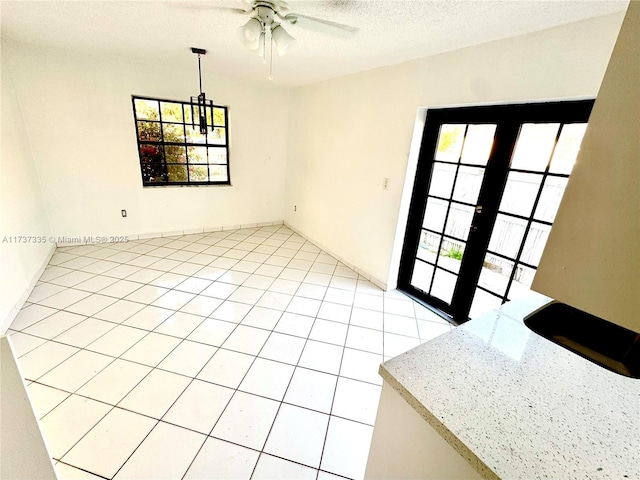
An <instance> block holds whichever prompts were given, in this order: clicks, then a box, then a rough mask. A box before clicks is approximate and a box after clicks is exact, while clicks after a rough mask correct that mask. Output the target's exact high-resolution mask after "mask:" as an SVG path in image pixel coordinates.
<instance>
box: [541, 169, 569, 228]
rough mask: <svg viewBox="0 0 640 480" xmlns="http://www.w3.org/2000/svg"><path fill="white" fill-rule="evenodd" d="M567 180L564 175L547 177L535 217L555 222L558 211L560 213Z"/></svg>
mask: <svg viewBox="0 0 640 480" xmlns="http://www.w3.org/2000/svg"><path fill="white" fill-rule="evenodd" d="M567 181H568V180H567V179H566V178H563V177H547V178H546V179H545V181H544V187H542V194H541V195H540V200H538V205H537V206H536V212H535V214H534V218H536V219H538V220H544V221H545V222H553V220H554V219H555V218H556V213H558V207H559V206H560V201H561V200H562V196H563V195H564V190H565V188H567Z"/></svg>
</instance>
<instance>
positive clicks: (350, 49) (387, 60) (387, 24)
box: [0, 0, 628, 86]
mask: <svg viewBox="0 0 640 480" xmlns="http://www.w3.org/2000/svg"><path fill="white" fill-rule="evenodd" d="M627 4H628V1H627V0H622V1H617V0H616V1H614V0H605V1H598V0H557V1H555V0H554V1H550V0H547V1H536V0H520V1H516V0H500V1H494V0H473V1H462V0H414V1H406V0H323V1H299V0H298V1H296V0H290V1H289V9H290V10H291V11H295V12H299V13H302V14H306V15H313V16H317V17H321V18H325V19H327V20H333V21H336V22H341V23H345V24H349V25H353V26H356V27H358V28H359V29H360V30H359V32H358V33H357V34H356V35H354V36H345V35H330V34H328V33H327V32H326V31H322V30H323V29H316V28H313V29H309V28H303V27H302V25H290V26H289V25H286V26H285V28H286V30H287V31H288V32H289V33H290V34H291V35H293V37H295V38H296V39H297V42H296V43H295V45H294V46H293V48H292V49H290V51H289V52H288V53H287V54H286V55H285V56H284V57H276V58H275V59H274V75H275V78H274V80H273V82H274V83H276V84H280V85H289V86H292V85H302V84H306V83H312V82H317V81H320V80H325V79H328V78H333V77H338V76H342V75H346V74H349V73H354V72H359V71H363V70H368V69H371V68H376V67H380V66H384V65H391V64H395V63H400V62H403V61H406V60H410V59H414V58H420V57H425V56H428V55H433V54H437V53H441V52H445V51H450V50H455V49H458V48H462V47H466V46H470V45H475V44H479V43H484V42H488V41H491V40H496V39H500V38H506V37H511V36H516V35H521V34H524V33H528V32H533V31H536V30H542V29H546V28H550V27H554V26H558V25H562V24H566V23H571V22H575V21H579V20H583V19H587V18H591V17H596V16H601V15H606V14H610V13H614V12H619V11H621V10H624V9H625V8H626V6H627ZM243 5H246V4H244V3H243V2H242V1H235V0H209V1H187V0H184V1H180V0H175V1H168V2H156V1H45V2H34V1H17V2H11V1H2V2H1V3H0V8H1V11H0V15H1V28H2V37H3V38H5V39H13V40H16V41H21V42H25V43H31V44H45V45H49V46H51V47H54V48H63V49H71V50H79V51H80V50H82V51H89V52H93V53H95V54H111V55H120V56H124V57H130V58H132V59H134V60H135V61H141V60H143V59H145V58H146V59H149V60H153V61H157V60H160V61H164V62H168V63H170V64H172V65H188V66H192V65H193V57H192V54H191V53H190V51H189V47H191V46H198V47H203V48H207V49H208V50H209V52H210V54H209V55H207V57H206V58H205V60H206V62H205V65H204V68H205V69H207V70H211V71H216V72H217V73H220V74H222V75H225V76H230V77H234V78H239V79H245V80H255V81H260V82H268V81H269V80H268V79H267V67H266V66H265V65H262V63H261V61H260V59H259V58H258V57H257V56H256V55H255V54H254V53H252V52H250V51H248V50H246V49H245V48H244V47H243V46H242V45H241V44H240V42H239V40H238V38H237V35H236V28H237V27H238V26H240V25H242V24H244V23H245V22H246V20H247V19H248V18H249V16H248V14H240V13H235V12H232V11H227V10H222V9H214V8H211V7H212V6H220V7H237V6H243Z"/></svg>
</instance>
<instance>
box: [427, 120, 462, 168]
mask: <svg viewBox="0 0 640 480" xmlns="http://www.w3.org/2000/svg"><path fill="white" fill-rule="evenodd" d="M465 128H466V125H442V126H441V127H440V134H439V136H438V147H437V149H436V156H435V159H436V160H440V161H441V162H452V163H456V162H457V161H458V160H459V159H460V152H461V151H462V144H463V142H464V131H465Z"/></svg>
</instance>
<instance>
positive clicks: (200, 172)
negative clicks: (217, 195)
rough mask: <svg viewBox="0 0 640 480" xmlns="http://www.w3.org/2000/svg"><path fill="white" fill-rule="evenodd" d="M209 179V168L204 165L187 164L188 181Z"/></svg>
mask: <svg viewBox="0 0 640 480" xmlns="http://www.w3.org/2000/svg"><path fill="white" fill-rule="evenodd" d="M208 180H209V170H208V169H207V166H206V165H203V166H200V165H189V181H190V182H206V181H208Z"/></svg>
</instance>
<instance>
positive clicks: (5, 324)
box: [0, 244, 56, 333]
mask: <svg viewBox="0 0 640 480" xmlns="http://www.w3.org/2000/svg"><path fill="white" fill-rule="evenodd" d="M49 245H51V247H50V249H49V252H48V253H47V255H46V256H45V257H44V260H43V261H42V263H41V264H40V267H39V268H38V270H36V273H35V274H34V275H33V276H32V277H31V281H30V282H29V285H28V286H27V288H26V289H25V291H24V293H23V294H22V295H21V296H20V298H19V299H18V301H17V302H16V303H15V305H14V306H13V308H11V310H9V313H8V314H7V315H6V316H5V317H4V319H3V320H2V323H1V324H0V333H4V332H6V331H7V329H8V328H9V326H10V325H11V323H12V322H13V319H14V318H16V315H18V313H19V312H20V310H21V309H22V307H23V306H24V304H25V302H26V301H27V298H29V295H31V292H32V290H33V288H34V287H35V286H36V283H38V280H40V277H41V276H42V272H44V269H45V268H47V265H49V261H50V260H51V257H52V256H53V254H54V253H55V251H56V245H55V244H49Z"/></svg>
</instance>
